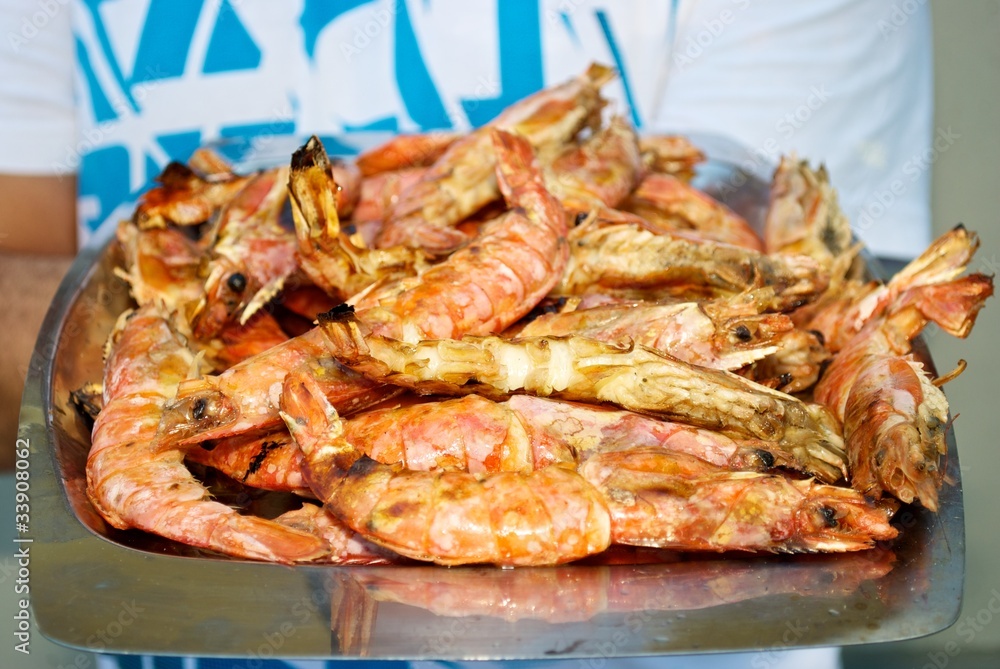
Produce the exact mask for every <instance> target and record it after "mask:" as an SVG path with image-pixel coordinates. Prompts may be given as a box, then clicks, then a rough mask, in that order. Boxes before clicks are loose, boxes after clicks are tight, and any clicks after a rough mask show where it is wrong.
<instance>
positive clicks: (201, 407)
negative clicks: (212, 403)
mask: <svg viewBox="0 0 1000 669" xmlns="http://www.w3.org/2000/svg"><path fill="white" fill-rule="evenodd" d="M206 409H208V402H207V401H206V400H205V398H204V397H199V398H198V399H197V400H195V403H194V406H193V407H191V417H192V418H194V419H195V420H201V419H202V418H204V417H205V410H206Z"/></svg>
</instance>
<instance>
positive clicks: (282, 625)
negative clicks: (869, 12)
mask: <svg viewBox="0 0 1000 669" xmlns="http://www.w3.org/2000/svg"><path fill="white" fill-rule="evenodd" d="M697 139H698V142H699V144H700V145H701V146H704V147H706V148H707V149H708V152H709V155H710V156H713V157H712V159H711V160H710V161H709V162H708V163H707V164H706V165H704V166H703V169H702V170H701V172H700V174H699V177H698V183H699V185H701V186H702V187H704V188H705V189H706V190H708V191H709V192H713V193H715V194H716V195H717V196H718V197H720V198H721V199H723V200H724V201H726V202H728V203H729V204H730V205H731V206H733V207H734V208H735V209H737V210H739V211H741V213H743V214H744V215H746V216H747V217H748V218H749V219H750V220H751V221H754V222H757V223H759V222H760V220H761V217H762V215H763V212H764V209H765V208H766V202H767V199H766V198H767V180H768V178H769V170H770V166H768V165H759V164H758V163H757V162H755V161H754V159H753V157H752V156H750V155H749V154H746V153H745V152H744V153H741V152H740V150H739V148H738V147H735V146H734V145H732V144H730V143H726V142H724V141H721V140H718V139H715V138H697ZM272 148H273V147H272ZM284 150H285V149H284V147H283V148H282V149H281V151H284ZM279 153H280V152H279ZM289 154H290V150H289V151H288V153H283V155H284V156H288V155H289ZM256 157H257V158H259V159H261V160H264V161H265V162H266V161H267V160H272V159H271V158H266V157H265V158H261V156H260V155H259V154H258V155H257V156H256ZM740 166H742V167H740ZM117 262H118V253H117V250H116V249H115V247H114V246H111V245H106V244H104V245H100V244H98V245H94V246H91V247H89V248H87V249H85V250H84V251H83V252H82V253H81V254H80V256H79V258H77V260H76V262H75V263H74V265H73V267H72V268H71V270H70V272H69V274H68V275H67V277H66V279H65V280H64V281H63V284H62V286H61V288H60V290H59V292H58V294H57V295H56V297H55V299H54V301H53V303H52V306H51V308H50V310H49V313H48V315H47V317H46V319H45V323H44V325H43V327H42V331H41V332H42V334H41V335H40V337H39V339H38V343H37V345H36V348H35V352H34V356H33V358H32V362H31V367H30V371H29V375H28V379H27V384H26V387H25V391H24V398H23V403H22V408H21V430H20V437H21V438H23V439H26V440H28V441H29V442H30V496H31V507H32V508H31V518H32V523H31V525H30V528H29V530H28V532H25V533H23V534H22V535H21V536H22V538H25V539H29V538H30V539H31V540H32V541H33V543H31V544H29V545H30V551H31V595H30V596H31V606H32V609H33V612H34V617H35V620H36V622H37V624H38V627H39V629H40V630H41V632H42V633H43V634H44V635H45V636H47V637H49V638H50V639H52V640H54V641H56V642H59V643H62V644H66V645H69V646H74V647H79V648H84V649H90V650H102V651H108V652H116V653H153V654H159V655H196V656H242V657H257V658H266V657H272V656H274V657H299V658H301V657H370V658H385V659H390V658H407V659H422V658H427V659H430V658H437V659H529V658H548V659H551V658H578V657H605V658H606V657H610V656H634V655H656V654H673V653H696V652H714V651H737V650H757V651H760V652H761V653H762V658H764V659H765V660H766V659H767V655H766V654H767V653H770V652H772V651H774V650H782V649H789V648H796V647H806V646H817V645H847V644H860V643H870V642H881V641H894V640H901V639H907V638H912V637H918V636H922V635H926V634H931V633H933V632H936V631H939V630H942V629H944V628H946V627H948V626H949V625H951V624H952V623H953V622H954V621H955V619H956V618H957V616H958V612H959V607H960V604H961V596H962V582H963V576H964V557H965V535H964V516H963V509H962V487H961V482H960V479H959V476H960V474H959V462H958V455H957V452H956V447H955V443H954V440H953V439H951V438H949V442H948V449H949V452H948V458H947V463H948V468H949V473H950V476H951V479H952V480H954V481H955V483H954V485H950V486H946V487H945V489H944V490H943V492H942V495H941V500H940V512H939V513H938V514H937V515H933V514H930V513H927V512H926V511H924V510H923V509H921V508H909V507H904V508H903V509H902V510H901V511H900V513H899V514H898V516H897V519H896V521H895V522H896V523H897V524H898V525H899V526H900V528H901V530H902V531H901V536H900V538H899V539H898V540H896V541H895V542H894V543H892V544H889V545H884V546H880V547H878V548H876V549H873V550H870V551H866V552H863V553H857V554H848V555H830V556H760V557H757V556H735V557H732V556H716V555H711V556H692V555H681V554H675V553H664V552H656V551H643V552H637V551H623V552H622V553H621V554H618V555H617V556H615V557H614V559H610V558H609V559H607V560H605V561H604V562H603V563H597V562H594V563H584V564H574V565H569V566H563V567H558V568H545V569H512V570H500V569H491V568H451V569H446V568H441V567H434V566H413V567H399V566H391V567H333V566H311V567H310V566H302V567H294V568H293V567H284V566H279V565H272V564H261V563H254V562H247V561H239V560H233V559H228V558H225V557H220V556H216V555H210V554H207V553H204V552H200V551H197V550H194V549H191V548H188V547H184V546H179V545H177V544H174V543H171V542H167V541H165V540H160V539H158V538H155V537H151V536H149V535H146V534H144V533H140V532H134V531H127V532H122V531H117V530H114V529H112V528H110V527H109V526H107V525H106V524H105V523H104V521H103V520H102V519H101V518H100V517H99V516H98V515H97V513H96V512H95V511H94V510H93V509H92V507H91V506H90V504H89V502H88V501H87V499H86V496H85V492H84V490H85V478H84V466H85V460H86V454H87V451H88V448H89V443H90V437H89V433H88V431H87V430H86V428H85V427H84V425H83V423H82V421H81V420H80V418H79V417H78V415H77V413H76V411H75V410H74V409H73V407H72V406H71V405H70V403H69V393H70V392H71V391H72V390H75V389H76V388H78V387H79V386H80V385H82V384H83V383H84V382H87V381H91V380H98V379H100V378H101V367H102V363H101V348H102V345H103V344H104V341H105V339H106V336H107V334H108V332H109V331H110V329H111V327H112V325H113V323H114V320H115V318H116V316H117V315H118V313H119V312H121V311H122V310H123V309H124V308H125V307H126V306H127V305H128V304H129V296H128V290H127V286H126V285H125V284H124V283H123V282H122V281H121V280H120V279H118V278H117V277H115V276H114V274H113V268H114V266H115V264H116V263H117ZM949 437H950V435H949ZM243 501H246V500H243ZM636 560H638V561H640V562H644V564H627V562H634V561H636ZM615 562H618V563H617V564H615ZM622 562H625V564H623V563H622Z"/></svg>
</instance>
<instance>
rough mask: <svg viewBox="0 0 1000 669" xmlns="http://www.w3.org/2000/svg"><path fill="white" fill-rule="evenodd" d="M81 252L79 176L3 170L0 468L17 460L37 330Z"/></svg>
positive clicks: (0, 205)
mask: <svg viewBox="0 0 1000 669" xmlns="http://www.w3.org/2000/svg"><path fill="white" fill-rule="evenodd" d="M75 253H76V179H75V178H72V177H54V176H47V177H40V176H13V175H0V295H2V296H3V297H2V298H0V300H2V301H0V304H2V305H3V308H2V309H0V332H3V333H4V342H3V346H0V446H2V448H0V468H2V469H9V468H10V467H11V466H12V465H13V457H14V448H13V446H14V440H15V439H16V435H17V423H18V413H19V411H20V407H21V392H22V390H23V388H24V380H25V377H26V376H27V372H28V363H29V361H30V359H31V352H32V350H33V348H34V345H35V339H36V338H37V335H38V329H39V327H40V326H41V324H42V319H43V318H44V317H45V312H46V311H47V310H48V307H49V303H50V302H51V301H52V296H53V295H54V294H55V292H56V289H57V288H58V287H59V283H60V282H61V281H62V277H63V275H64V274H65V273H66V270H67V269H68V268H69V265H70V263H71V262H72V259H73V255H74V254H75Z"/></svg>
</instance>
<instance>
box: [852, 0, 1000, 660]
mask: <svg viewBox="0 0 1000 669" xmlns="http://www.w3.org/2000/svg"><path fill="white" fill-rule="evenodd" d="M906 4H907V3H906V2H905V1H903V0H901V1H900V3H899V5H900V6H901V7H905V5H906ZM931 9H932V12H933V17H934V76H935V100H934V103H935V121H934V126H935V129H936V131H937V133H938V134H939V135H942V136H946V135H950V136H951V137H954V142H953V143H951V144H950V145H948V146H946V147H945V150H943V151H939V152H938V153H937V155H936V158H935V160H934V163H933V181H932V183H933V187H932V198H933V199H932V209H933V221H934V233H935V235H939V234H941V233H943V232H945V231H946V230H948V229H950V228H951V227H953V226H955V225H956V224H957V223H964V224H965V225H966V227H968V228H969V229H970V230H975V231H977V232H978V233H979V236H980V238H981V240H982V246H981V247H980V249H979V253H978V254H977V256H976V260H974V261H973V264H972V267H971V269H972V270H973V271H978V272H984V273H986V274H997V273H998V272H1000V187H998V184H997V178H996V172H997V169H996V161H997V157H998V156H1000V130H998V129H997V121H998V118H1000V114H998V112H1000V1H998V0H971V1H965V2H946V1H945V0H932V1H931ZM946 144H947V142H941V143H940V145H941V146H945V145H946ZM832 178H833V180H834V182H836V175H832ZM997 307H998V304H997V302H996V298H994V299H993V300H992V301H991V302H990V303H988V304H987V306H986V308H985V309H984V310H983V311H982V312H981V313H980V316H979V320H978V321H977V323H976V327H975V330H974V331H973V334H972V336H971V337H970V338H969V339H968V340H967V341H961V340H955V339H952V338H950V337H948V336H947V335H942V334H939V335H938V336H936V337H931V338H930V340H929V341H928V344H929V346H930V348H931V352H932V355H933V357H934V361H935V363H936V364H937V367H938V369H939V371H941V372H944V371H945V370H948V369H951V368H952V367H953V366H954V364H955V363H956V362H957V361H958V360H959V359H965V360H966V361H967V362H968V363H969V369H968V371H967V372H966V373H965V374H964V375H963V376H961V377H959V378H958V379H957V380H956V381H954V382H953V383H950V384H948V385H947V386H946V387H945V392H946V394H947V395H948V399H949V402H950V403H951V411H952V415H953V416H957V418H956V419H955V424H954V429H955V436H956V439H957V441H958V446H959V453H960V456H961V471H962V483H963V486H964V489H965V520H966V541H967V551H968V552H967V562H966V581H965V601H964V604H963V607H962V613H961V615H960V616H959V620H958V622H957V623H956V624H955V625H954V626H953V627H951V628H950V629H948V630H945V631H944V632H941V633H939V634H935V635H933V636H930V637H926V638H924V639H917V640H914V641H908V642H904V643H898V644H884V645H879V646H863V647H859V648H856V649H848V650H847V651H845V654H844V666H845V668H846V669H854V668H862V667H880V668H881V669H897V668H900V669H902V668H903V667H906V668H911V667H912V668H913V669H923V668H924V667H936V668H937V669H944V667H946V666H947V667H950V668H953V669H954V668H965V667H984V668H987V667H989V668H995V667H1000V522H998V517H997V508H998V502H1000V497H998V494H997V493H998V489H1000V486H998V483H1000V454H998V449H997V444H996V443H995V442H994V440H995V439H997V434H998V432H1000V431H998V425H997V423H994V422H993V418H994V416H993V412H994V411H997V408H998V406H1000V402H998V400H1000V384H998V383H997V380H998V379H1000V356H998V355H997V344H998V342H1000V309H998V308H997Z"/></svg>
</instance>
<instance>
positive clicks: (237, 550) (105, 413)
mask: <svg viewBox="0 0 1000 669" xmlns="http://www.w3.org/2000/svg"><path fill="white" fill-rule="evenodd" d="M193 366H194V356H193V354H192V353H191V352H190V351H189V350H188V349H187V347H186V346H185V345H184V344H183V342H182V340H181V339H180V337H179V336H178V335H176V334H175V333H174V332H173V331H172V330H171V328H170V325H169V324H168V322H167V321H165V320H164V319H163V318H161V317H160V316H159V315H157V312H156V311H155V310H154V309H150V308H145V309H141V310H140V311H138V312H134V313H131V314H128V315H126V316H124V317H123V318H121V319H120V320H119V322H118V324H117V326H116V329H115V333H114V336H113V343H112V346H111V352H110V355H109V356H108V361H107V365H106V372H105V378H104V409H103V410H102V411H101V413H100V414H99V415H98V417H97V420H96V421H95V423H94V432H93V439H92V446H91V450H90V455H89V457H88V458H87V495H88V497H89V498H90V500H91V502H92V503H93V504H94V507H95V508H96V509H97V510H98V511H100V513H101V515H102V516H104V518H105V519H106V520H107V521H108V522H109V523H110V524H112V525H113V526H115V527H117V528H122V529H124V528H129V527H134V528H138V529H142V530H146V531H148V532H152V533H154V534H159V535H161V536H164V537H167V538H170V539H175V540H177V541H182V542H184V543H187V544H191V545H194V546H199V547H203V548H210V549H213V550H217V551H221V552H223V553H228V554H230V555H236V556H239V557H247V558H254V559H262V560H273V561H278V562H299V561H304V560H313V559H316V558H318V557H321V556H322V555H324V554H325V553H326V552H327V551H326V548H325V547H324V545H323V543H322V542H321V541H320V540H319V539H318V538H317V537H315V536H311V535H309V534H306V533H304V532H298V531H294V530H291V529H289V528H287V527H283V526H281V525H279V524H277V523H274V522H271V521H268V520H264V519H261V518H254V517H247V516H241V515H239V514H238V513H237V512H236V511H234V510H233V509H231V508H229V507H228V506H225V505H224V504H219V503H218V502H213V501H211V500H210V499H209V495H208V491H207V490H206V489H205V488H204V487H203V486H202V485H201V484H200V483H198V482H197V481H196V480H195V479H194V477H192V476H191V473H190V472H189V471H188V470H187V468H186V467H185V466H184V464H183V459H184V451H183V450H181V449H178V448H173V447H170V446H165V445H163V444H162V443H161V442H159V441H158V440H156V439H155V434H156V429H157V425H158V424H159V418H160V412H161V411H162V409H163V406H164V405H165V404H166V402H167V399H168V397H169V395H168V393H170V392H171V390H172V389H173V388H174V387H175V386H176V385H177V383H178V382H179V381H180V380H181V379H183V378H184V377H185V376H186V375H187V374H188V373H190V371H191V370H192V368H193Z"/></svg>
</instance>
